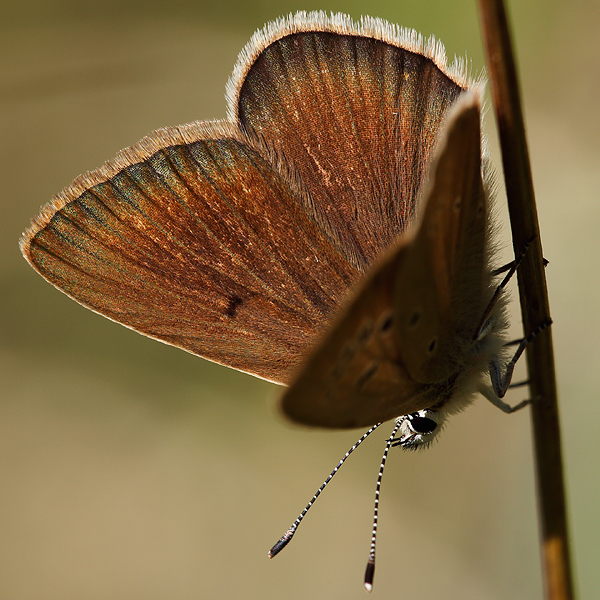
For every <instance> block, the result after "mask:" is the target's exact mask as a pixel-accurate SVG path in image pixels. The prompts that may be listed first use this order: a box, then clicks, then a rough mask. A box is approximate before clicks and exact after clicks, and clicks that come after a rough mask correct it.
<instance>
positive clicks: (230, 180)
mask: <svg viewBox="0 0 600 600" xmlns="http://www.w3.org/2000/svg"><path fill="white" fill-rule="evenodd" d="M283 240H293V243H282V241H283ZM22 250H23V253H24V255H25V257H26V258H27V260H28V261H29V262H30V263H31V265H32V266H33V267H34V268H35V269H36V270H37V271H38V272H39V273H41V274H42V275H43V276H44V277H45V278H46V279H47V280H48V281H50V282H51V283H52V284H54V285H55V286H56V287H58V288H59V289H60V290H62V291H64V292H65V293H66V294H68V295H69V296H71V297H72V298H74V299H75V300H77V301H78V302H80V303H81V304H83V305H85V306H87V307H89V308H91V309H92V310H94V311H96V312H98V313H100V314H103V315H104V316H106V317H108V318H110V319H112V320H114V321H117V322H119V323H122V324H123V325H126V326H127V327H130V328H132V329H135V330H136V331H139V332H141V333H143V334H145V335H148V336H150V337H153V338H156V339H158V340H161V341H163V342H166V343H169V344H172V345H174V346H178V347H180V348H183V349H185V350H188V351H190V352H192V353H194V354H198V355H200V356H203V357H205V358H208V359H210V360H213V361H215V362H219V363H222V364H226V365H229V366H232V367H234V368H236V369H240V370H242V371H248V372H251V373H253V374H255V375H258V376H260V377H263V378H266V379H269V380H273V381H277V382H285V381H286V380H287V378H288V377H289V373H290V370H291V368H292V367H294V366H295V365H296V364H297V362H298V361H299V360H300V356H301V354H302V353H303V352H304V351H305V349H306V347H307V345H308V344H309V342H310V340H312V339H313V338H314V336H315V334H316V333H317V332H318V331H320V329H321V328H322V326H323V323H325V322H326V321H327V318H328V315H329V313H331V312H332V310H333V308H334V307H335V306H336V305H337V304H338V303H339V301H340V296H341V295H342V294H343V292H344V291H345V290H346V289H347V288H348V287H349V286H350V285H351V284H352V283H353V282H354V280H355V279H356V276H357V275H356V272H355V270H354V269H353V268H352V267H351V266H350V265H349V264H348V263H347V262H346V261H345V259H344V257H343V256H341V255H340V254H339V253H338V252H337V251H336V250H335V248H333V246H332V245H331V244H330V242H329V241H328V240H327V239H326V238H325V236H324V235H323V234H322V233H321V232H320V230H319V229H318V227H317V226H316V224H315V223H314V222H313V221H312V220H311V219H310V218H309V217H308V216H307V215H306V213H305V211H304V210H303V209H302V208H301V205H300V202H299V201H298V199H297V197H296V195H295V194H294V192H292V190H291V189H290V186H289V185H288V184H287V183H286V182H285V181H284V180H283V179H282V178H281V176H280V175H279V174H278V173H276V172H275V171H274V170H273V169H272V168H271V166H270V165H269V164H268V163H267V162H266V161H265V160H264V159H263V158H261V157H260V156H259V155H258V154H257V153H256V152H255V151H253V150H252V149H251V148H250V147H249V146H248V145H247V144H245V143H244V141H243V140H242V138H241V136H240V134H239V133H238V132H237V131H236V129H235V128H234V127H232V126H230V125H227V124H222V123H221V124H219V123H205V124H195V125H194V124H192V125H189V126H185V127H183V128H177V129H165V130H161V131H158V132H155V133H154V134H153V135H152V136H150V137H149V138H146V139H144V140H142V142H140V143H139V144H138V145H137V146H136V147H134V148H131V149H128V150H125V151H123V152H121V154H120V155H119V156H118V157H117V158H116V159H115V160H114V161H111V162H109V163H107V164H106V165H105V166H104V167H102V168H101V169H99V170H97V171H94V172H92V173H89V174H87V175H86V176H83V177H81V178H79V179H78V180H76V181H75V182H74V183H73V184H72V185H71V187H69V188H67V189H66V190H64V191H63V192H62V193H61V194H59V196H57V197H56V198H55V199H54V201H53V203H51V204H50V205H48V207H46V208H45V209H44V211H43V213H42V215H41V216H40V217H38V219H36V220H35V221H34V223H33V225H32V227H31V229H30V230H29V231H28V232H27V233H26V234H25V236H24V238H23V240H22Z"/></svg>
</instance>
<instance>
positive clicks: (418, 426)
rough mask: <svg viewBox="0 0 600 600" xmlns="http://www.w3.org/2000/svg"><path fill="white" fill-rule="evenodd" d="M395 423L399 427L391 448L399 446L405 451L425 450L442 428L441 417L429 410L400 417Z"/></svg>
mask: <svg viewBox="0 0 600 600" xmlns="http://www.w3.org/2000/svg"><path fill="white" fill-rule="evenodd" d="M396 422H397V423H398V424H399V425H400V429H399V431H398V437H397V439H396V440H395V442H394V443H393V444H392V446H401V447H402V448H404V449H405V450H416V449H417V448H426V447H427V446H428V445H429V444H430V443H431V442H432V441H433V439H434V438H435V436H436V435H437V434H438V432H439V431H440V429H441V426H442V418H441V415H440V414H439V413H438V412H436V411H434V410H431V409H429V408H425V409H423V410H419V411H417V412H414V413H410V414H408V415H402V416H401V417H398V419H397V420H396Z"/></svg>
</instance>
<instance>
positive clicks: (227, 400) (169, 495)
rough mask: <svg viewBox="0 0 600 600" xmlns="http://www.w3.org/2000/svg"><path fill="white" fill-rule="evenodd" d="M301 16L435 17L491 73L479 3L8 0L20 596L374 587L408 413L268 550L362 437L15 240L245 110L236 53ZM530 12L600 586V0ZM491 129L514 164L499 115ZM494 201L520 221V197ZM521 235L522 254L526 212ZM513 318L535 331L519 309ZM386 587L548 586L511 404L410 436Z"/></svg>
mask: <svg viewBox="0 0 600 600" xmlns="http://www.w3.org/2000/svg"><path fill="white" fill-rule="evenodd" d="M299 9H325V10H328V11H329V10H334V11H344V12H348V13H350V14H351V15H352V16H353V17H355V18H358V17H359V16H360V15H361V14H372V15H374V16H380V17H383V18H386V19H388V20H390V21H394V22H397V23H399V24H402V25H404V26H408V27H414V28H416V29H418V30H420V31H421V32H423V33H424V34H426V35H429V34H432V33H433V34H435V35H436V36H437V37H439V38H440V39H441V40H442V41H443V42H444V43H445V44H446V48H447V50H448V53H449V55H450V56H452V55H454V54H459V55H465V54H466V55H468V56H469V57H470V58H471V59H472V64H473V69H474V70H475V71H477V70H479V69H481V68H482V66H483V54H482V44H481V39H480V33H479V24H478V18H477V13H476V7H475V3H474V1H472V0H419V1H418V2H417V1H413V2H411V1H409V0H399V1H397V2H387V1H386V2H365V1H360V0H346V1H341V0H340V1H332V0H323V1H321V2H318V3H317V2H315V1H314V0H306V1H304V2H299V1H297V0H289V1H288V0H261V1H257V2H252V1H244V2H242V1H237V0H219V1H218V2H214V0H210V2H208V1H204V0H199V1H197V2H190V1H185V0H172V1H170V2H168V3H165V2H157V1H154V0H144V1H143V2H141V1H140V2H137V1H135V0H103V1H102V2H99V1H98V2H83V1H77V0H71V1H68V0H63V1H58V0H56V1H51V0H47V1H45V2H39V1H35V0H20V2H14V1H7V0H2V2H0V14H2V19H1V20H0V65H1V66H0V71H1V73H2V75H1V77H0V106H1V108H2V110H1V111H0V127H1V134H0V148H1V150H0V151H1V153H2V154H1V160H0V170H1V171H0V182H1V187H0V189H1V194H0V202H1V203H2V204H1V206H2V209H1V210H2V212H1V213H0V215H1V216H0V227H1V228H2V230H1V235H0V245H1V246H0V277H1V283H0V286H1V288H0V302H1V309H0V314H1V318H0V353H1V358H0V597H1V598H3V599H6V600H54V599H57V600H59V599H60V600H70V599H74V600H75V599H81V598H85V599H86V600H95V599H99V600H100V599H102V600H104V599H109V598H110V599H111V600H118V599H127V600H135V599H140V600H153V599H157V600H158V599H167V598H177V599H179V600H187V599H191V598H194V599H196V598H236V599H240V598H243V599H254V598H261V599H270V598H286V599H289V600H295V599H301V598H311V599H319V598H328V599H329V598H344V599H345V600H348V599H351V598H364V594H365V592H364V590H363V589H362V576H363V571H364V566H365V561H366V558H367V554H368V544H369V539H370V528H371V514H372V503H373V495H374V485H375V479H376V476H377V468H378V465H379V461H380V456H381V452H382V449H383V440H384V439H385V437H386V436H387V435H388V433H389V432H388V431H387V429H388V428H385V427H384V428H382V430H381V431H379V432H377V434H375V435H374V436H373V438H372V439H370V440H369V441H368V442H367V443H365V445H364V446H363V447H362V449H361V451H360V452H357V453H356V454H354V455H353V456H352V458H351V459H350V460H349V461H348V463H346V466H345V467H344V469H343V470H342V471H341V472H340V474H339V475H338V476H337V477H336V480H335V481H334V482H333V484H332V485H331V486H330V488H329V489H328V490H327V492H326V493H325V494H324V495H323V496H322V497H321V499H320V500H319V502H318V503H317V505H316V506H315V507H314V508H313V509H312V511H311V514H309V516H308V517H307V518H306V520H305V521H304V523H303V525H302V527H301V528H300V530H299V532H298V534H297V535H296V537H295V539H294V541H293V543H292V544H291V545H290V546H289V547H288V548H287V549H286V550H285V551H284V552H283V553H282V554H281V555H280V556H278V557H277V558H276V559H275V560H273V561H269V560H268V559H267V550H268V549H269V548H270V547H271V545H272V544H273V543H274V542H275V541H276V540H277V539H278V538H279V536H280V535H281V534H282V533H283V532H284V531H285V530H286V529H287V527H288V526H289V525H290V524H291V523H292V521H293V520H294V519H295V517H296V515H297V513H298V512H299V511H300V509H301V508H302V507H303V506H304V505H305V503H306V502H307V501H308V500H309V499H310V497H311V496H312V494H313V492H314V490H315V489H316V488H317V487H318V485H320V483H321V481H322V479H323V478H324V477H325V476H326V475H327V474H328V473H329V471H330V470H331V468H333V466H334V465H335V464H336V462H337V460H338V459H339V458H340V457H341V456H342V455H343V453H344V452H345V451H346V449H347V448H348V447H349V446H350V445H351V444H352V443H353V442H354V441H355V439H356V438H357V437H358V436H359V434H360V432H354V431H352V432H334V433H332V432H326V431H314V430H308V429H304V428H300V427H295V426H292V425H289V424H287V423H285V422H284V421H283V420H282V419H281V418H280V417H279V416H278V414H277V412H276V409H275V406H276V398H277V393H278V392H277V388H276V387H275V386H272V385H270V384H267V383H265V382H262V381H259V380H257V379H254V378H252V377H250V376H246V375H242V374H240V373H236V372H234V371H232V370H229V369H226V368H223V367H219V366H216V365H213V364H210V363H208V362H206V361H203V360H201V359H199V358H196V357H193V356H191V355H188V354H186V353H184V352H182V351H179V350H176V349H173V348H170V347H168V346H166V345H163V344H159V343H157V342H155V341H151V340H149V339H145V338H143V337H142V336H140V335H138V334H135V333H133V332H131V331H129V330H127V329H125V328H123V327H121V326H119V325H116V324H114V323H112V322H109V321H108V320H106V319H102V318H101V317H99V316H98V315H95V314H93V313H91V312H90V311H87V310H86V309H84V308H82V307H80V306H78V305H77V304H75V303H74V302H72V301H71V300H70V299H68V298H67V297H66V296H64V295H62V294H60V293H59V292H58V291H56V290H55V289H54V288H52V287H51V286H50V285H48V284H47V283H45V282H44V281H43V280H42V279H41V278H40V277H38V276H37V275H36V274H35V273H34V271H33V270H32V269H30V268H29V267H28V266H27V264H26V263H25V261H24V260H23V259H22V258H21V256H20V254H19V251H18V247H17V240H18V237H19V235H20V233H21V231H22V230H23V229H24V228H25V227H26V226H27V225H28V222H29V219H30V218H31V217H32V216H33V215H34V214H36V213H37V212H38V209H39V207H40V205H42V204H44V203H45V202H46V201H47V200H48V199H50V197H51V196H52V195H53V194H54V193H56V192H57V191H59V190H60V189H61V188H62V187H64V186H65V185H67V184H68V183H69V182H70V181H71V180H72V179H73V178H74V177H75V176H76V175H78V174H79V173H81V172H83V171H86V170H88V169H91V168H94V167H97V166H99V165H100V164H101V163H102V162H103V161H104V160H106V159H107V158H109V157H111V156H113V155H114V154H115V153H116V151H117V150H119V149H120V148H122V147H124V146H127V145H131V144H133V143H134V142H136V141H137V140H138V139H139V138H141V137H142V136H143V135H145V134H147V133H149V132H150V131H152V130H153V129H155V128H157V127H161V126H165V125H177V124H180V123H184V122H188V121H192V120H195V119H214V118H222V117H224V116H225V102H224V99H223V94H224V86H225V82H226V80H227V78H228V76H229V74H230V72H231V70H232V68H233V65H234V62H235V60H236V56H237V53H238V52H239V51H240V50H241V48H242V47H243V46H244V44H245V43H246V42H247V40H248V39H249V38H250V36H251V34H252V33H253V31H254V30H255V29H256V28H258V27H260V26H262V24H263V23H264V22H265V21H268V20H272V19H274V18H276V17H277V16H279V15H282V14H286V13H288V12H290V11H295V10H299ZM510 10H511V15H512V20H513V27H514V37H515V40H516V44H517V52H518V57H519V61H520V69H521V76H522V82H523V95H524V101H525V114H526V120H527V125H528V132H529V139H530V150H531V158H532V162H533V168H534V177H535V185H536V191H537V198H538V204H539V213H540V220H541V228H542V236H543V237H542V241H543V246H544V253H545V256H546V258H547V259H549V260H550V265H549V267H548V268H547V276H548V282H549V289H550V295H551V306H552V315H553V317H554V321H555V324H554V326H553V332H554V340H555V346H556V359H557V369H558V383H559V389H560V398H561V403H562V407H561V414H562V423H563V436H564V438H563V446H564V453H565V460H566V473H567V489H568V503H569V514H570V522H571V536H572V540H573V551H574V563H575V576H576V581H577V586H578V589H579V592H580V598H582V599H583V598H587V599H592V598H596V597H597V589H598V584H599V583H600V577H599V575H598V564H599V563H598V561H599V554H600V543H599V540H600V518H599V515H598V506H600V489H599V488H600V484H599V472H600V435H599V428H600V425H599V424H600V380H599V377H598V373H599V371H600V344H599V343H598V330H599V328H598V324H599V321H600V311H599V310H598V305H599V298H600V294H599V292H600V283H599V273H600V258H599V256H600V253H599V251H598V250H599V238H600V234H599V229H600V198H599V194H600V192H599V190H600V168H599V167H600V160H599V159H600V150H599V145H598V139H600V120H599V119H598V106H599V100H600V38H599V36H598V31H600V4H599V3H598V2H597V1H596V0H569V1H567V0H560V1H559V0H529V1H527V2H520V1H519V2H517V1H512V2H510ZM490 116H491V115H490ZM487 128H488V134H489V136H490V142H491V147H492V151H493V156H494V159H495V162H496V164H497V165H499V160H498V154H497V151H496V147H497V146H496V137H495V135H496V134H495V130H494V125H493V122H492V120H491V119H490V118H488V124H487ZM498 207H499V210H500V214H501V218H502V219H503V220H504V222H505V213H506V210H505V203H504V197H503V194H502V193H500V195H499V200H498ZM502 241H503V242H504V245H505V251H504V254H503V259H506V260H508V259H509V257H510V253H509V247H510V244H509V235H508V228H507V226H506V225H505V226H504V227H503V230H502ZM513 314H514V319H513V321H514V324H513V334H514V336H515V337H517V336H518V335H519V334H520V320H519V317H518V310H517V308H516V306H514V310H513ZM521 368H522V367H521ZM523 375H524V372H523V371H521V372H520V376H523ZM523 393H525V392H524V391H523V390H521V391H518V392H513V393H512V394H513V395H512V398H511V401H513V402H516V401H518V400H519V399H520V398H521V397H522V394H523ZM384 430H385V431H384ZM373 593H374V594H375V595H376V596H377V597H380V598H389V597H395V598H410V597H427V598H435V599H439V600H443V599H454V598H461V599H470V598H474V599H478V600H485V599H488V598H489V599H497V598H503V599H504V598H510V599H528V600H531V599H534V598H540V597H541V583H540V568H539V552H538V531H537V517H536V498H535V484H534V473H533V465H532V453H531V436H530V421H529V414H528V411H527V410H525V411H523V412H520V413H518V414H515V415H511V416H507V415H504V414H502V413H501V412H500V411H498V410H496V409H494V408H493V407H492V406H491V405H489V404H488V403H487V402H485V401H483V400H481V401H480V402H478V403H476V405H474V406H473V407H472V408H470V409H469V410H468V411H466V412H465V413H463V414H461V415H459V416H457V417H455V418H454V419H453V420H452V422H451V424H450V426H449V427H447V428H446V430H445V433H444V435H443V436H442V437H441V440H440V441H439V442H438V443H437V444H436V445H435V446H434V447H433V448H431V449H430V450H429V451H427V452H423V453H417V454H412V453H410V454H404V453H402V452H399V451H396V452H392V453H391V455H390V459H389V461H388V469H387V472H386V476H385V478H384V483H383V489H382V503H381V514H380V536H379V546H378V563H377V574H376V579H375V589H374V592H373Z"/></svg>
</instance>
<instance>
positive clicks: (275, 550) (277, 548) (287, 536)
mask: <svg viewBox="0 0 600 600" xmlns="http://www.w3.org/2000/svg"><path fill="white" fill-rule="evenodd" d="M380 425H381V423H377V425H373V427H371V429H369V431H367V432H365V433H364V435H363V436H362V437H361V438H360V439H359V440H358V442H356V444H354V446H352V448H350V450H348V452H346V454H344V456H343V458H342V460H340V462H339V463H338V464H337V466H336V468H335V469H334V470H333V471H331V473H330V475H329V477H328V478H327V479H326V480H325V481H324V482H323V484H322V485H321V487H320V488H319V489H318V490H317V492H316V493H315V495H314V496H313V497H312V499H311V501H310V502H309V503H308V504H307V505H306V508H305V509H304V510H303V511H302V512H301V513H300V514H299V515H298V518H297V519H296V520H295V521H294V524H293V525H292V526H291V527H290V528H289V529H288V530H287V531H286V532H285V533H284V534H283V536H282V537H281V538H280V540H279V541H278V542H277V543H276V544H275V545H274V546H273V547H272V548H271V549H270V550H269V558H273V557H274V556H276V555H277V554H279V553H280V552H281V551H282V550H283V549H284V548H285V547H286V546H287V545H288V544H289V543H290V540H291V539H292V537H293V535H294V534H295V533H296V529H298V525H300V523H301V522H302V519H304V515H305V514H306V513H307V512H308V509H309V508H310V507H311V506H312V505H313V504H314V503H315V500H316V499H317V498H318V497H319V496H320V495H321V492H322V491H323V490H324V489H325V486H326V485H327V484H328V483H329V482H330V481H331V480H332V479H333V476H334V475H335V474H336V473H337V472H338V471H339V469H340V467H341V466H342V465H343V464H344V463H345V462H346V459H347V458H348V457H349V456H350V455H351V454H352V453H353V452H354V451H355V450H356V449H357V448H358V447H359V446H360V445H361V444H362V443H363V442H364V441H365V440H366V439H367V437H369V435H371V434H372V433H373V432H374V431H375V430H376V429H377V428H378V427H379V426H380Z"/></svg>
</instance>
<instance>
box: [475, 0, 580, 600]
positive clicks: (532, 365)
mask: <svg viewBox="0 0 600 600" xmlns="http://www.w3.org/2000/svg"><path fill="white" fill-rule="evenodd" d="M479 7H480V15H481V23H482V29H483V36H484V40H485V47H486V54H487V62H488V67H489V73H490V83H491V91H492V97H493V103H494V108H495V111H496V119H497V122H498V131H499V135H500V144H501V147H502V161H503V166H504V177H505V181H506V193H507V197H508V208H509V213H510V220H511V228H512V234H513V245H514V248H515V252H516V253H517V254H518V252H520V250H521V249H522V248H523V247H524V246H525V244H526V243H527V241H528V240H529V239H530V238H531V237H532V236H535V239H534V241H533V243H532V245H531V248H530V249H529V252H528V253H527V256H526V257H525V259H524V261H523V264H522V265H521V267H520V268H519V271H518V281H519V296H520V300H521V311H522V315H523V326H524V328H525V333H526V334H527V333H528V332H530V331H533V330H534V329H535V328H536V327H539V326H540V325H542V324H543V323H545V322H548V321H549V319H550V308H549V303H548V290H547V287H546V277H545V274H544V266H543V259H542V246H541V240H540V236H539V226H538V219H537V209H536V205H535V196H534V191H533V182H532V178H531V169H530V164H529V152H528V149H527V140H526V137H525V127H524V123H523V114H522V109H521V103H520V91H519V85H518V79H517V70H516V66H515V60H514V56H513V51H512V46H511V40H510V33H509V30H508V21H507V16H506V9H505V7H504V3H503V0H479ZM551 332H552V328H547V329H546V330H545V331H544V332H543V333H541V334H540V335H539V336H538V337H536V338H535V339H534V340H533V341H532V343H531V344H530V345H529V346H528V347H527V366H528V370H529V381H530V389H531V397H532V398H533V400H534V401H533V403H532V405H531V407H532V408H531V413H532V427H533V437H534V447H535V462H536V474H537V490H538V506H539V515H540V529H541V543H542V547H541V551H542V567H543V578H544V591H545V598H546V599H547V600H572V599H573V598H574V593H573V583H572V576H571V565H570V556H569V540H568V534H567V518H566V504H565V489H564V482H563V464H562V455H561V442H560V425H559V418H558V403H557V394H556V380H555V371H554V355H553V350H552V335H551Z"/></svg>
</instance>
